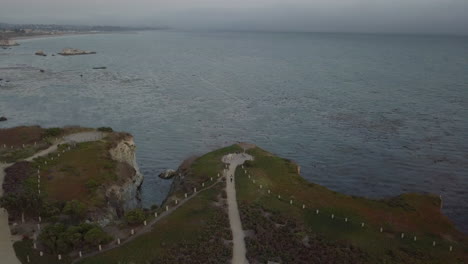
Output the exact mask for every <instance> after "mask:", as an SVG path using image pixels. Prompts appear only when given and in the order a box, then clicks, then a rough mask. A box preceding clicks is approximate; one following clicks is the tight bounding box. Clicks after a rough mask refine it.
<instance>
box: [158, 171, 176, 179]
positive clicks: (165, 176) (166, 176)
mask: <svg viewBox="0 0 468 264" xmlns="http://www.w3.org/2000/svg"><path fill="white" fill-rule="evenodd" d="M176 174H177V172H176V171H175V170H171V169H167V170H165V171H163V172H161V173H160V174H159V178H161V179H165V180H168V179H172V178H173V177H174V176H176Z"/></svg>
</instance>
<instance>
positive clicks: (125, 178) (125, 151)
mask: <svg viewBox="0 0 468 264" xmlns="http://www.w3.org/2000/svg"><path fill="white" fill-rule="evenodd" d="M135 149H136V146H135V142H134V140H133V137H131V136H127V137H126V138H124V139H122V140H121V141H120V142H118V143H117V145H116V146H115V147H114V148H112V149H110V150H109V153H110V155H111V157H112V159H113V160H115V161H117V162H118V163H119V164H118V167H117V169H118V173H119V174H120V175H119V178H120V179H119V181H118V182H116V183H113V184H111V185H110V186H108V187H107V189H106V197H108V199H109V202H110V203H111V204H113V205H114V207H115V208H116V213H117V215H118V216H121V213H122V212H123V213H124V212H126V211H128V210H131V209H134V208H136V207H138V206H139V205H140V187H141V184H142V183H143V175H142V174H141V173H140V171H139V169H138V164H137V162H136V155H135Z"/></svg>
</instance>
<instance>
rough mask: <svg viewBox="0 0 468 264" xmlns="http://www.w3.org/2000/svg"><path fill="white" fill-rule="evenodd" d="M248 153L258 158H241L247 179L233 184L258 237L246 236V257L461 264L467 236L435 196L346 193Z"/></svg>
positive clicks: (238, 178) (244, 219) (284, 260)
mask: <svg viewBox="0 0 468 264" xmlns="http://www.w3.org/2000/svg"><path fill="white" fill-rule="evenodd" d="M248 153H249V154H251V155H253V156H254V157H255V160H254V161H250V162H247V163H246V166H247V168H248V172H249V174H251V176H252V178H251V179H249V178H248V175H246V174H244V171H243V170H237V171H236V189H237V198H238V200H239V204H240V209H241V217H242V222H243V225H244V228H245V229H249V230H252V231H253V233H254V234H255V235H253V236H251V237H249V238H247V239H246V241H247V250H248V258H249V260H250V261H251V262H256V261H258V262H262V261H263V262H264V261H265V259H267V258H269V259H270V260H276V261H279V262H281V263H369V264H370V263H395V264H396V263H408V264H409V263H421V264H422V263H464V258H466V254H465V255H463V254H464V253H463V250H466V238H464V237H463V235H462V234H460V233H459V232H458V231H457V230H456V229H455V228H454V227H453V225H452V224H451V223H450V222H449V220H448V219H447V218H446V217H445V216H443V215H442V214H441V213H440V211H439V208H440V204H439V203H440V202H439V201H438V198H437V197H434V196H428V195H419V194H404V195H401V196H398V197H395V198H392V199H386V200H381V201H378V200H370V199H365V198H359V197H351V196H347V195H343V194H339V193H336V192H333V191H331V190H329V189H327V188H325V187H323V186H320V185H317V184H313V183H309V182H307V181H306V180H304V179H303V178H302V177H301V176H300V175H299V174H298V169H297V165H296V164H294V163H292V162H291V161H289V160H285V159H281V158H279V157H276V156H273V155H272V154H270V153H268V152H266V151H263V150H261V149H259V148H254V149H251V150H249V151H248ZM253 180H255V184H254V183H253ZM259 185H262V187H263V188H262V189H260V188H259ZM268 190H270V191H271V193H270V194H268ZM278 195H280V198H278ZM290 200H293V204H292V205H291V204H290ZM303 204H304V205H305V206H306V208H305V209H303V208H302V205H303ZM316 209H318V210H319V214H316V211H315V210H316ZM332 214H333V219H332V217H331V215H332ZM345 218H348V221H347V222H345V221H344V219H345ZM427 219H431V221H427ZM362 222H364V223H365V226H364V227H362V225H361V223H362ZM380 227H383V228H384V229H383V232H382V233H381V232H380ZM401 232H404V233H405V234H406V238H405V239H401V238H399V234H400V233H401ZM414 236H417V239H418V240H417V241H413V237H414ZM447 237H450V239H451V240H452V241H449V240H447V239H445V238H447ZM433 240H436V241H437V245H438V246H436V247H432V241H433ZM292 245H293V246H292ZM449 245H453V246H454V248H458V251H457V252H455V251H454V252H452V253H450V252H449V250H448V248H449ZM310 251H313V252H314V254H313V255H311V254H310V253H309V252H310Z"/></svg>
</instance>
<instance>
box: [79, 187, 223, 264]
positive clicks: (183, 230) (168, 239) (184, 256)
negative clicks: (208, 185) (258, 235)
mask: <svg viewBox="0 0 468 264" xmlns="http://www.w3.org/2000/svg"><path fill="white" fill-rule="evenodd" d="M222 188H223V186H222V185H221V184H219V185H218V186H217V187H215V188H212V189H209V190H207V191H204V192H200V194H199V195H198V196H196V197H195V198H193V199H191V200H190V201H188V202H187V203H186V204H184V205H183V206H181V207H180V208H179V209H178V210H176V211H174V212H173V213H172V214H170V215H169V216H167V217H165V218H164V219H161V220H160V221H159V222H157V223H156V224H155V225H154V226H153V228H152V230H151V231H150V232H149V233H146V234H143V235H141V236H139V237H137V238H135V239H134V240H132V241H131V242H129V243H127V244H124V245H122V246H120V247H118V248H115V249H111V250H109V251H106V252H103V253H101V254H99V255H97V256H94V257H90V258H87V259H84V260H83V261H80V262H79V263H81V264H94V263H96V264H98V263H99V264H106V263H213V264H214V263H226V262H227V261H228V260H229V259H230V258H231V245H230V244H225V243H224V242H223V241H224V240H229V239H232V238H231V233H230V230H229V223H228V219H227V215H226V213H225V211H224V210H223V209H222V208H220V207H217V206H215V205H214V204H213V202H214V201H217V200H218V195H219V193H220V192H221V190H222Z"/></svg>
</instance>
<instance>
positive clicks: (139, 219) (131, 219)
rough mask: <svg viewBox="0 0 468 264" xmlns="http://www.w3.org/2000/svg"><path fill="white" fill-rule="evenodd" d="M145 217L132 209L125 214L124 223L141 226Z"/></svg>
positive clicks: (139, 210) (142, 213) (137, 210)
mask: <svg viewBox="0 0 468 264" xmlns="http://www.w3.org/2000/svg"><path fill="white" fill-rule="evenodd" d="M145 219H146V215H145V213H144V212H143V210H141V209H134V210H131V211H128V212H127V213H125V222H127V224H129V225H141V223H143V221H144V220H145Z"/></svg>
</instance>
